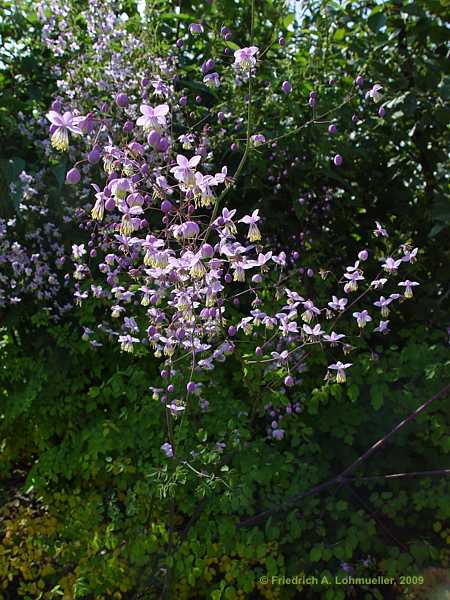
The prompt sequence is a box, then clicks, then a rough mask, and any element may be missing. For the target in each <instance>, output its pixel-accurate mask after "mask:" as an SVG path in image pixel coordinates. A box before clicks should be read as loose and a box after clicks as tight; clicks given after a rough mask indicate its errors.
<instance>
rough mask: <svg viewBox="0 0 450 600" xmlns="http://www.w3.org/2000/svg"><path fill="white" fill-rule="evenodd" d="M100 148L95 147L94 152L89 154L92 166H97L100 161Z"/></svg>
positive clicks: (88, 157)
mask: <svg viewBox="0 0 450 600" xmlns="http://www.w3.org/2000/svg"><path fill="white" fill-rule="evenodd" d="M100 154H101V152H100V146H94V148H92V150H91V151H90V152H89V153H88V155H87V159H88V161H89V162H90V163H91V165H95V164H96V163H98V161H99V160H100Z"/></svg>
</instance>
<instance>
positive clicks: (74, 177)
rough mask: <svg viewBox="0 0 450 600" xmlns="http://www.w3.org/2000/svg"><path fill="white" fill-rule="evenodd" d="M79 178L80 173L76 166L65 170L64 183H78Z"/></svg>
mask: <svg viewBox="0 0 450 600" xmlns="http://www.w3.org/2000/svg"><path fill="white" fill-rule="evenodd" d="M80 179H81V173H80V171H79V170H78V169H77V168H76V167H73V168H72V169H70V171H68V172H67V175H66V183H69V184H76V183H79V181H80Z"/></svg>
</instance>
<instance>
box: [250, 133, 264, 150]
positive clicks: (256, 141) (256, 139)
mask: <svg viewBox="0 0 450 600" xmlns="http://www.w3.org/2000/svg"><path fill="white" fill-rule="evenodd" d="M250 141H251V143H252V144H253V145H254V146H255V148H256V147H257V146H261V145H262V144H264V143H265V142H266V138H265V137H264V136H263V135H262V133H255V135H252V137H251V138H250Z"/></svg>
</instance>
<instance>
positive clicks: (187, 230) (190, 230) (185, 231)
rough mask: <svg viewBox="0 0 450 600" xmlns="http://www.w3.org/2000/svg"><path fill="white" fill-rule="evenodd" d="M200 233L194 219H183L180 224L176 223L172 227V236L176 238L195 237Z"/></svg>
mask: <svg viewBox="0 0 450 600" xmlns="http://www.w3.org/2000/svg"><path fill="white" fill-rule="evenodd" d="M199 233H200V227H199V226H198V225H197V223H195V221H185V222H184V223H182V224H181V225H177V226H176V227H175V229H174V234H173V235H174V237H175V238H177V239H180V238H183V239H189V238H194V237H197V236H198V235H199Z"/></svg>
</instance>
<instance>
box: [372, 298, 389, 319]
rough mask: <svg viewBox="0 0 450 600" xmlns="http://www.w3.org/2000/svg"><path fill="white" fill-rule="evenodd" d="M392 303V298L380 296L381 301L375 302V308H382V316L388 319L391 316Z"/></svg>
mask: <svg viewBox="0 0 450 600" xmlns="http://www.w3.org/2000/svg"><path fill="white" fill-rule="evenodd" d="M391 302H392V298H385V297H384V296H380V299H379V300H377V301H376V302H374V303H373V304H374V306H376V307H378V308H381V316H382V317H387V316H388V314H389V308H388V306H389V304H390V303H391Z"/></svg>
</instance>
